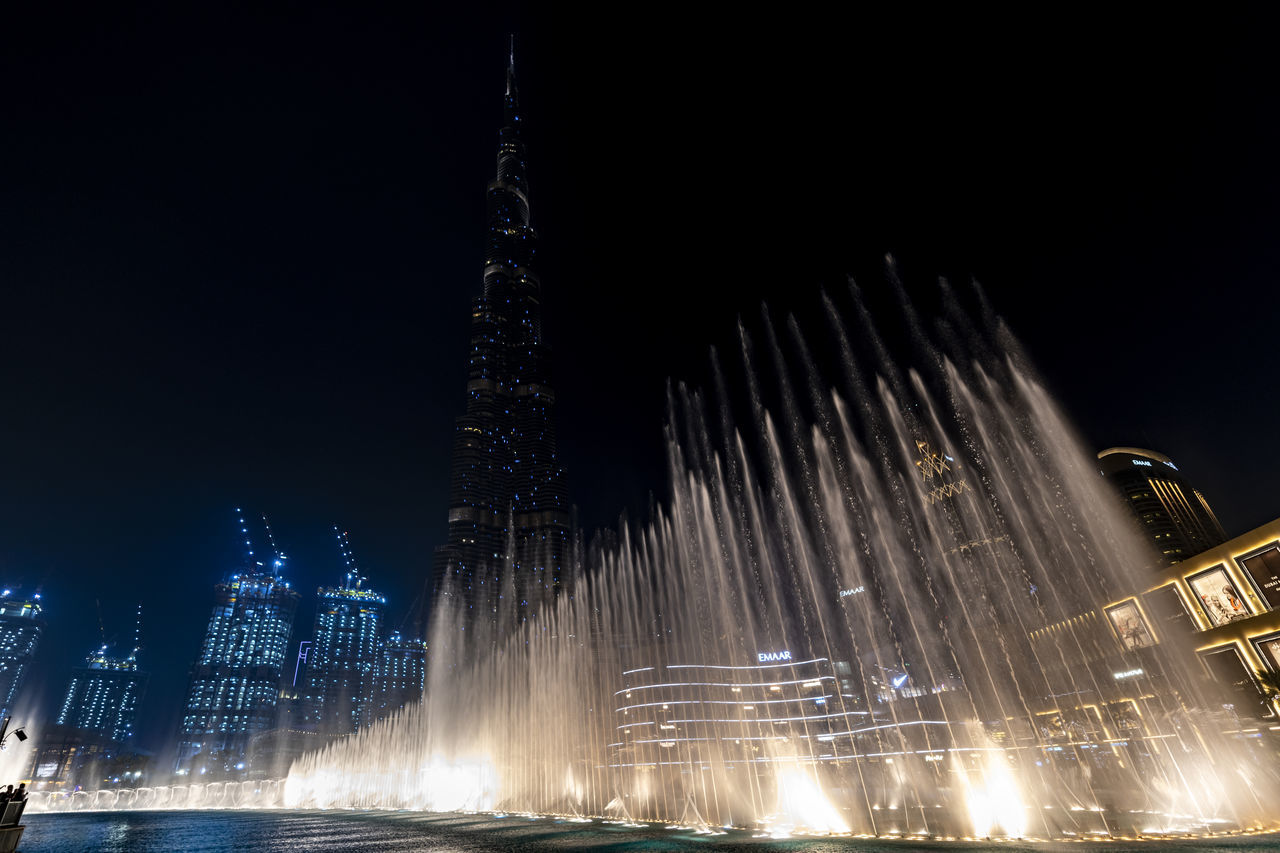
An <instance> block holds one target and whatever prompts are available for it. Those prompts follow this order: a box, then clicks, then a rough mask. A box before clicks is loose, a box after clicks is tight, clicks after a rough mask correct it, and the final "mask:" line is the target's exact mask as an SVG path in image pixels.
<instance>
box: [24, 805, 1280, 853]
mask: <svg viewBox="0 0 1280 853" xmlns="http://www.w3.org/2000/svg"><path fill="white" fill-rule="evenodd" d="M26 824H27V830H26V834H25V836H24V837H23V843H22V846H21V849H22V850H23V851H24V853H83V851H87V850H93V851H102V853H172V851H178V850H180V851H184V852H185V853H303V851H329V850H333V851H343V853H347V851H351V853H357V852H358V853H386V851H424V853H471V851H477V852H478V851H499V853H503V852H504V851H568V850H588V851H600V852H601V853H602V852H603V851H659V850H672V851H680V850H702V851H717V853H720V851H759V853H765V851H773V850H786V851H793V850H794V851H811V853H832V851H848V853H906V851H912V850H937V851H943V850H964V851H979V850H991V849H996V850H1002V851H1006V853H1025V852H1027V851H1053V853H1064V851H1072V853H1087V851H1102V850H1106V851H1108V853H1126V851H1146V853H1151V851H1156V850H1174V851H1178V853H1200V851H1221V853H1252V851H1275V850H1277V849H1280V835H1268V836H1253V837H1240V838H1221V839H1208V840H1202V839H1187V840H1176V841H1173V840H1171V841H1160V842H1123V841H1118V842H1107V843H1085V842H1081V843H1054V844H1027V843H1017V842H1005V843H1000V844H986V843H977V842H973V843H963V842H957V843H946V842H919V841H885V840H861V839H851V838H839V839H788V840H772V839H755V838H752V837H751V836H750V835H749V834H747V833H730V834H728V835H724V836H718V837H714V838H708V837H705V836H699V835H695V834H693V833H689V832H680V831H674V830H666V829H662V828H660V827H648V828H641V829H636V828H628V827H621V826H610V825H604V824H599V823H593V824H589V825H581V824H569V823H561V822H557V821H553V820H549V819H537V820H530V819H527V818H520V817H507V818H501V819H500V818H493V817H489V816H485V815H459V814H423V813H420V812H362V811H350V812H332V811H329V812H318V811H278V810H273V811H193V812H166V811H158V812H146V811H131V812H86V813H81V814H37V815H29V816H28V817H27V819H26Z"/></svg>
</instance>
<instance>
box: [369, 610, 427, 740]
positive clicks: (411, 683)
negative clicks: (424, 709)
mask: <svg viewBox="0 0 1280 853" xmlns="http://www.w3.org/2000/svg"><path fill="white" fill-rule="evenodd" d="M426 685H427V644H426V643H424V642H423V641H421V640H409V639H405V637H404V636H403V635H402V634H401V633H400V632H399V631H392V632H391V636H389V637H388V638H387V641H386V643H384V644H383V646H382V654H381V656H380V657H379V660H378V670H377V672H376V673H375V674H374V689H373V698H374V701H373V706H372V717H373V719H375V720H385V719H387V718H388V717H390V716H392V715H393V714H395V713H396V712H397V711H400V710H401V709H403V708H404V707H406V706H408V705H412V704H414V703H416V702H419V701H421V700H422V694H423V691H424V690H425V688H426Z"/></svg>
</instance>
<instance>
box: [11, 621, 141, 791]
mask: <svg viewBox="0 0 1280 853" xmlns="http://www.w3.org/2000/svg"><path fill="white" fill-rule="evenodd" d="M137 655H138V649H137V648H136V647H135V648H134V649H133V651H131V652H130V653H129V656H128V657H124V658H119V657H112V656H111V655H108V654H107V646H102V647H100V648H98V649H96V650H95V651H94V652H93V653H91V654H90V655H89V656H88V658H87V659H86V661H85V665H84V666H82V667H77V668H76V669H74V670H72V673H71V680H70V681H69V682H68V683H67V690H66V693H65V694H64V696H63V699H62V703H61V704H60V705H59V706H58V715H57V717H56V718H55V723H54V725H53V726H52V727H50V728H49V729H46V730H44V731H42V732H41V733H40V743H39V745H38V746H37V748H36V751H35V755H34V760H33V762H32V773H31V775H32V777H33V779H35V780H36V781H37V782H40V783H42V786H45V785H50V784H53V785H58V784H62V783H64V782H67V781H69V780H70V781H76V782H78V783H86V782H90V781H93V780H89V779H81V778H78V774H79V773H80V771H81V770H82V769H83V768H85V767H86V766H87V765H89V764H91V763H96V764H97V765H98V766H99V768H100V769H102V770H103V771H104V772H108V773H110V772H111V770H110V767H111V766H112V764H113V759H116V758H117V757H118V756H120V755H122V754H123V753H124V752H125V751H126V750H127V748H128V747H129V745H130V741H131V739H132V737H133V734H134V729H133V727H134V722H135V720H136V719H137V713H138V702H139V701H141V699H142V694H143V693H144V692H145V690H146V686H147V674H146V673H145V672H141V671H139V669H138V657H137Z"/></svg>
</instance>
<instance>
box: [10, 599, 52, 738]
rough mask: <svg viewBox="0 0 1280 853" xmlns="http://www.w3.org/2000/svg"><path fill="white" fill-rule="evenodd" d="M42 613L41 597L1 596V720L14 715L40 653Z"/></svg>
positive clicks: (42, 626)
mask: <svg viewBox="0 0 1280 853" xmlns="http://www.w3.org/2000/svg"><path fill="white" fill-rule="evenodd" d="M40 611H41V606H40V596H39V595H38V594H36V595H32V596H30V597H25V596H20V597H16V598H15V597H13V593H12V591H11V590H8V589H6V590H4V591H3V593H0V719H3V718H4V717H7V716H9V715H10V714H12V713H13V709H14V704H15V703H16V702H17V699H18V691H19V690H21V689H22V680H23V676H25V675H26V674H27V669H28V667H30V665H31V658H32V656H33V655H35V653H36V645H37V644H38V643H39V642H40V633H41V632H42V631H43V630H44V622H43V621H42V620H41V619H40Z"/></svg>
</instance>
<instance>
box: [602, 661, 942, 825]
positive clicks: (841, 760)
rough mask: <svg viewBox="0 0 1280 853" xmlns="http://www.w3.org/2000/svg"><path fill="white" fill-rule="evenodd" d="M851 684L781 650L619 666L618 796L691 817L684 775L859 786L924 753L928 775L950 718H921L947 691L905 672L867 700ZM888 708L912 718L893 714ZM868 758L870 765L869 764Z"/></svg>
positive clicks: (829, 666)
mask: <svg viewBox="0 0 1280 853" xmlns="http://www.w3.org/2000/svg"><path fill="white" fill-rule="evenodd" d="M855 682H856V680H855V679H854V678H853V672H852V669H851V666H850V664H849V663H848V662H843V661H832V660H830V659H828V658H826V657H815V656H810V655H803V654H799V653H797V654H794V655H793V653H792V651H791V650H790V649H767V650H760V651H757V652H756V654H755V659H754V660H753V661H751V662H749V663H748V662H745V661H743V662H740V663H738V664H734V665H706V664H666V665H651V666H643V667H639V668H635V669H628V670H625V671H623V673H622V684H621V689H620V690H618V691H617V692H616V693H615V695H614V697H613V698H614V700H615V704H614V721H615V726H614V727H613V729H614V730H613V731H611V732H609V733H608V736H609V738H610V740H609V744H608V746H609V766H610V767H611V768H613V769H614V770H615V771H617V772H619V774H620V775H621V776H622V777H623V778H627V779H629V780H630V782H629V783H628V784H626V785H623V786H622V787H623V789H624V790H631V791H635V792H645V793H644V794H643V796H644V797H648V798H650V799H651V800H652V802H649V803H645V804H641V803H639V802H635V803H632V804H631V806H630V808H635V809H637V810H638V811H645V812H651V811H652V812H657V813H669V814H677V815H679V814H682V813H683V814H684V816H685V818H686V819H694V820H697V817H696V814H690V813H689V812H688V806H687V805H686V803H685V802H684V800H685V799H686V798H687V797H688V796H689V795H688V794H687V793H686V791H687V784H685V781H684V780H683V778H682V777H684V776H686V775H687V774H688V773H690V772H693V773H695V774H697V773H698V772H699V771H710V770H725V771H727V772H728V773H730V774H732V775H733V777H734V778H737V779H738V780H739V784H741V785H742V786H744V788H750V787H751V785H752V784H755V783H752V782H749V781H748V780H749V779H750V778H751V777H753V776H754V775H755V774H757V773H759V772H760V769H759V768H761V767H763V766H767V765H772V764H792V763H795V762H799V763H801V764H804V765H807V766H812V767H814V768H818V770H817V771H816V772H820V773H822V774H826V775H828V776H829V781H830V782H831V783H832V784H838V783H837V781H836V780H838V779H839V778H841V777H842V776H843V775H844V774H848V773H858V774H861V778H862V779H864V780H869V779H872V778H873V777H875V776H876V775H877V774H881V773H883V774H885V776H886V781H887V779H888V778H889V777H891V776H892V774H893V773H894V768H893V767H892V764H893V760H892V758H891V756H905V755H911V756H913V757H915V758H919V756H921V755H924V756H925V757H924V758H922V759H920V760H921V761H922V762H923V763H924V765H925V766H928V767H932V766H933V764H934V763H938V762H941V760H942V758H943V757H944V754H945V753H946V752H947V751H948V747H949V746H950V744H949V743H948V741H947V738H948V736H949V735H948V726H949V724H948V723H947V722H946V719H947V717H946V715H945V714H942V713H931V712H925V713H924V714H923V715H922V714H921V712H924V711H925V709H930V711H937V710H938V709H939V708H940V707H941V703H942V702H943V701H945V700H946V698H947V697H946V695H945V694H949V692H950V689H949V687H948V686H947V685H938V686H933V687H930V686H925V685H922V684H917V683H914V682H913V681H912V679H911V678H910V676H908V675H907V673H906V672H905V671H902V670H884V671H883V672H882V673H880V675H879V676H878V677H873V678H871V679H870V684H869V686H870V687H871V688H872V689H873V690H874V691H875V695H873V696H871V697H869V698H870V702H868V701H867V700H868V697H865V696H860V695H858V694H857V692H856V689H855V688H854V686H853V685H854V684H855ZM896 703H905V704H906V705H908V706H910V708H911V709H914V710H915V711H916V713H914V714H913V713H911V711H908V710H902V709H898V708H894V707H891V706H893V705H895V704H896ZM926 746H932V747H933V748H932V749H928V748H926ZM926 753H927V755H926ZM867 757H873V758H874V759H875V760H874V763H873V764H866V763H865V759H866V758H867ZM886 757H889V758H890V760H888V761H883V762H882V761H881V760H880V759H882V758H886ZM900 760H901V759H900ZM860 762H861V763H862V766H860V767H857V768H856V769H855V764H857V763H860ZM632 796H633V797H634V796H640V795H637V794H633V795H632Z"/></svg>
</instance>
